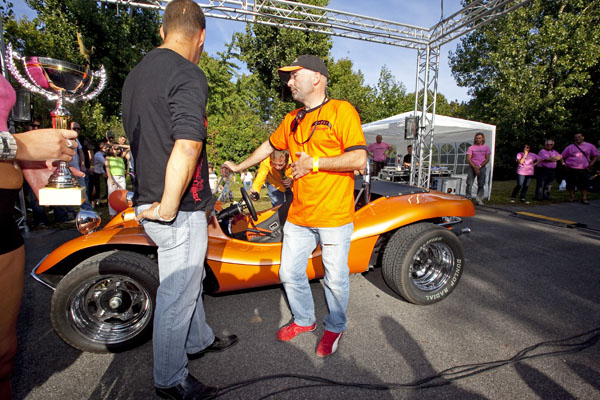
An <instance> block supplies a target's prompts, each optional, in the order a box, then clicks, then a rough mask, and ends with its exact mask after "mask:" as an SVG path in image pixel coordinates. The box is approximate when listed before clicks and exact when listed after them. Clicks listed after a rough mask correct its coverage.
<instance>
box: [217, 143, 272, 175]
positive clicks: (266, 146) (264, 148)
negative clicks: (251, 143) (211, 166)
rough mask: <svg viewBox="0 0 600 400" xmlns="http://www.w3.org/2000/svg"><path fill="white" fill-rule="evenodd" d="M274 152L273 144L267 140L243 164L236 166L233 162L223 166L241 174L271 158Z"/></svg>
mask: <svg viewBox="0 0 600 400" xmlns="http://www.w3.org/2000/svg"><path fill="white" fill-rule="evenodd" d="M273 150H274V149H273V146H271V142H269V141H268V140H266V141H265V142H263V143H262V144H261V145H260V146H258V147H257V149H256V150H254V152H253V153H252V154H250V156H248V158H246V159H245V160H244V161H242V162H241V163H239V164H235V163H233V162H231V161H225V162H224V163H223V166H224V167H226V168H228V169H230V170H231V171H233V172H239V171H242V170H245V169H248V168H250V167H251V166H253V165H256V164H258V163H259V162H261V161H262V160H264V159H265V158H267V157H269V156H270V155H271V153H272V152H273Z"/></svg>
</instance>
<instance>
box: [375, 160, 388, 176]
mask: <svg viewBox="0 0 600 400" xmlns="http://www.w3.org/2000/svg"><path fill="white" fill-rule="evenodd" d="M373 164H374V166H373V176H374V177H376V176H377V175H379V171H381V170H382V169H383V167H385V160H384V161H373Z"/></svg>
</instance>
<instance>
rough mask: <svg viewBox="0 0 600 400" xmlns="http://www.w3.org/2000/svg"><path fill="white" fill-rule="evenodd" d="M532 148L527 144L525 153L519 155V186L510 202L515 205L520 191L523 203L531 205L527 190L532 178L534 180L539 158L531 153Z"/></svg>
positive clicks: (513, 192) (524, 148)
mask: <svg viewBox="0 0 600 400" xmlns="http://www.w3.org/2000/svg"><path fill="white" fill-rule="evenodd" d="M530 148H531V146H529V145H528V144H526V145H525V146H524V147H523V151H522V152H521V153H518V154H517V185H516V186H515V188H514V189H513V191H512V195H511V196H510V202H511V203H514V202H515V198H516V197H517V194H518V193H519V190H521V202H523V203H525V204H529V201H527V189H528V188H529V183H530V182H531V178H533V172H534V167H535V166H536V164H537V161H538V156H537V155H535V154H534V153H532V152H530V151H529V150H530Z"/></svg>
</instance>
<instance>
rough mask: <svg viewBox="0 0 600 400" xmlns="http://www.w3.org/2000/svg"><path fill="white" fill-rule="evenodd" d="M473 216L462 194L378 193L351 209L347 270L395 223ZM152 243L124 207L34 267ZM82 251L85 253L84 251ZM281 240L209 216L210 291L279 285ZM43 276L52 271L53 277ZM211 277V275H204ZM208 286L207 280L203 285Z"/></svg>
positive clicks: (40, 272)
mask: <svg viewBox="0 0 600 400" xmlns="http://www.w3.org/2000/svg"><path fill="white" fill-rule="evenodd" d="M275 210H276V208H273V209H269V210H265V211H262V212H259V213H258V218H259V220H258V221H256V222H253V221H252V220H251V218H250V217H249V216H248V215H246V214H242V215H239V216H238V217H237V218H235V219H234V223H233V225H232V231H233V232H242V231H244V230H246V229H247V228H248V227H253V226H255V225H257V224H258V223H260V222H261V221H262V220H265V219H266V218H268V217H269V216H271V215H272V214H273V213H274V212H275ZM473 215H475V209H474V207H473V204H472V203H471V202H470V201H469V200H467V199H465V198H462V197H458V196H454V195H449V194H445V193H441V192H436V191H429V192H423V193H414V194H406V195H401V196H396V197H380V198H378V199H376V200H374V201H372V202H370V203H368V204H366V205H365V206H364V207H362V208H360V209H359V210H358V211H356V214H355V219H354V233H353V234H352V244H351V246H350V253H349V257H348V264H349V267H350V273H360V272H364V271H366V270H367V269H368V268H369V265H370V264H371V256H372V254H373V250H374V248H375V245H376V243H377V240H378V239H379V237H380V236H381V235H382V234H384V233H386V232H390V231H393V230H394V229H396V228H399V227H403V226H407V225H410V224H412V223H415V222H419V221H427V220H434V219H439V218H440V217H443V216H454V217H469V216H473ZM154 247H156V246H155V244H154V243H153V242H152V240H151V239H150V238H149V237H148V236H147V235H146V234H145V232H144V229H143V228H142V227H141V225H139V223H138V222H137V221H135V218H134V211H133V209H132V208H128V209H126V210H124V211H122V212H121V213H119V214H117V216H115V217H114V218H113V219H112V220H111V221H109V222H108V224H107V225H106V226H105V227H104V228H103V229H101V230H98V231H96V232H93V233H90V234H87V235H84V236H81V237H79V238H76V239H73V240H71V241H69V242H67V243H65V244H63V245H62V246H60V247H58V248H57V249H56V250H54V251H53V252H52V253H50V254H48V256H46V258H45V259H44V260H42V262H41V263H40V264H39V265H38V267H37V268H36V269H35V271H34V274H35V276H36V277H37V278H38V279H39V280H41V281H43V282H45V283H46V284H47V285H48V286H51V287H54V286H55V284H56V279H58V280H60V278H61V277H62V276H63V275H64V274H66V273H67V272H69V270H70V269H71V268H73V267H74V266H75V265H76V264H77V262H78V260H80V259H82V258H84V257H87V256H89V255H90V254H93V253H99V252H103V251H107V250H110V249H132V248H135V249H137V250H140V248H142V249H144V248H147V252H148V253H150V252H152V251H154V250H153V248H154ZM84 254H85V255H84ZM280 257H281V243H257V242H251V241H248V240H241V239H236V238H232V237H230V236H228V235H226V234H225V233H224V232H223V230H222V229H221V226H220V225H219V223H218V222H217V219H216V217H215V216H212V217H211V218H210V219H209V226H208V250H207V256H206V265H207V266H208V267H209V268H210V271H212V274H213V275H214V278H216V281H217V285H216V286H214V287H213V290H212V291H216V292H226V291H232V290H240V289H248V288H253V287H261V286H268V285H274V284H279V265H280ZM307 274H308V277H309V279H315V278H322V277H323V275H324V272H323V266H322V263H321V249H320V247H317V249H315V251H314V252H313V254H312V256H311V258H310V260H309V262H308V266H307ZM45 275H54V278H52V277H48V276H45ZM209 276H210V274H209ZM207 287H208V288H210V287H211V286H210V285H207Z"/></svg>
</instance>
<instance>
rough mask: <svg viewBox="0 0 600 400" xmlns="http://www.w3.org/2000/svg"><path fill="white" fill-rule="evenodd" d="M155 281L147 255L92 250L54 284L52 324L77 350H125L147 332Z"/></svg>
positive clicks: (144, 339)
mask: <svg viewBox="0 0 600 400" xmlns="http://www.w3.org/2000/svg"><path fill="white" fill-rule="evenodd" d="M158 285H159V278H158V267H157V264H156V263H155V262H153V261H152V260H150V259H149V258H148V257H146V256H144V255H141V254H137V253H132V252H128V251H120V250H117V251H109V252H105V253H101V254H97V255H95V256H93V257H90V258H88V259H87V260H85V261H83V262H82V263H80V264H79V265H77V266H76V267H75V268H74V269H73V270H71V271H70V272H69V273H68V274H67V275H66V276H65V277H64V278H63V279H62V280H61V281H60V283H59V284H58V285H57V287H56V291H55V292H54V295H53V296H52V305H51V310H50V315H51V320H52V326H53V327H54V329H55V330H56V332H57V333H58V335H59V336H60V337H61V338H62V339H63V340H64V341H65V342H66V343H67V344H69V345H71V346H73V347H75V348H76V349H79V350H82V351H88V352H92V353H106V352H118V351H122V350H126V349H130V348H132V347H135V346H137V345H139V344H141V343H143V342H145V341H146V340H147V339H148V338H149V337H150V335H151V332H152V320H153V315H154V307H155V301H156V290H157V289H158Z"/></svg>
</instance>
